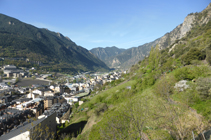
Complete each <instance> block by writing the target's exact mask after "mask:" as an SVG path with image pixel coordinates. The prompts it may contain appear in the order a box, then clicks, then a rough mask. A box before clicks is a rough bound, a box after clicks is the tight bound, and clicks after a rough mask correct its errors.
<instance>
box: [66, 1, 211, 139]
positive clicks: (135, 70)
mask: <svg viewBox="0 0 211 140" xmlns="http://www.w3.org/2000/svg"><path fill="white" fill-rule="evenodd" d="M210 6H211V4H210V5H209V7H210ZM198 14H199V15H201V16H198V17H197V19H196V21H198V22H197V23H195V25H194V26H193V27H192V28H191V29H190V31H188V32H187V34H186V35H185V36H184V37H182V38H181V39H178V40H176V41H175V42H173V44H172V45H171V46H169V47H168V48H165V47H161V46H159V45H157V46H156V47H155V48H153V47H152V48H151V50H150V52H149V56H148V57H145V58H144V59H143V60H142V61H139V63H137V64H135V65H133V66H132V67H131V68H130V70H129V73H128V74H125V75H123V77H122V78H121V79H119V80H116V81H112V82H111V83H107V84H105V85H103V86H102V87H101V89H104V90H100V91H97V90H96V91H93V92H92V93H91V95H90V96H89V97H87V98H84V99H83V101H85V103H83V104H82V105H81V106H79V107H78V106H74V108H73V116H72V118H71V121H70V123H69V124H65V126H67V125H70V124H75V123H78V122H81V121H87V124H86V126H85V127H84V128H83V130H82V133H81V134H80V135H78V136H77V139H78V140H87V139H90V140H92V139H102V140H108V139H144V140H148V139H152V140H154V139H162V140H163V139H165V140H175V139H176V140H186V139H187V140H190V139H192V138H193V135H194V137H195V138H196V139H199V138H197V137H198V136H199V134H201V135H200V137H201V139H210V133H204V132H205V131H206V130H209V129H210V127H211V115H210V114H211V108H210V105H211V94H210V89H211V85H210V82H211V66H210V65H211V20H209V21H207V23H206V24H205V23H204V24H200V21H201V18H203V17H204V16H205V15H206V14H209V12H206V11H204V12H202V13H198ZM160 48H162V49H160ZM128 86H129V87H131V89H130V88H127V87H128ZM83 109H86V110H83ZM68 137H69V138H70V137H71V132H70V135H69V136H66V138H68Z"/></svg>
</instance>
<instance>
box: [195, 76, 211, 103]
mask: <svg viewBox="0 0 211 140" xmlns="http://www.w3.org/2000/svg"><path fill="white" fill-rule="evenodd" d="M210 83H211V78H199V79H198V80H197V82H196V84H197V87H196V90H197V91H198V94H199V95H200V97H201V98H202V99H203V100H206V99H211V84H210Z"/></svg>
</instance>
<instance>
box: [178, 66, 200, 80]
mask: <svg viewBox="0 0 211 140" xmlns="http://www.w3.org/2000/svg"><path fill="white" fill-rule="evenodd" d="M198 69H199V68H197V67H196V66H195V67H183V68H180V69H177V70H176V71H175V73H174V76H175V78H176V79H177V80H178V81H180V80H193V79H194V78H196V77H198V76H200V75H201V74H200V73H198Z"/></svg>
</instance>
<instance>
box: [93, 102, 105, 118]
mask: <svg viewBox="0 0 211 140" xmlns="http://www.w3.org/2000/svg"><path fill="white" fill-rule="evenodd" d="M107 109H108V106H107V105H106V104H105V103H101V104H100V105H99V106H98V107H97V108H96V109H95V110H94V113H95V115H96V116H99V115H100V113H101V112H105V111H106V110H107Z"/></svg>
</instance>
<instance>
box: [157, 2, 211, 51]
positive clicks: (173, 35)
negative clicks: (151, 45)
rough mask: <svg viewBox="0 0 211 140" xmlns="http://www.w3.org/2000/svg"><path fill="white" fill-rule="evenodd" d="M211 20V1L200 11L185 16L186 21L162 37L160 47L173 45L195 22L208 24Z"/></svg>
mask: <svg viewBox="0 0 211 140" xmlns="http://www.w3.org/2000/svg"><path fill="white" fill-rule="evenodd" d="M210 20H211V3H210V4H209V5H208V6H207V8H205V9H204V10H203V11H202V12H200V13H191V14H189V15H188V16H187V17H185V19H184V22H183V23H182V24H180V25H178V26H177V27H176V28H175V29H173V30H172V31H171V32H170V33H167V34H165V35H164V36H163V37H161V39H160V41H159V43H158V45H159V48H160V49H165V48H167V47H169V46H170V45H172V44H173V43H174V42H175V41H176V40H177V39H181V38H183V37H184V36H185V35H186V34H187V32H189V31H190V30H191V29H192V27H193V26H194V25H195V24H199V25H203V24H207V23H208V22H209V21H210Z"/></svg>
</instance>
